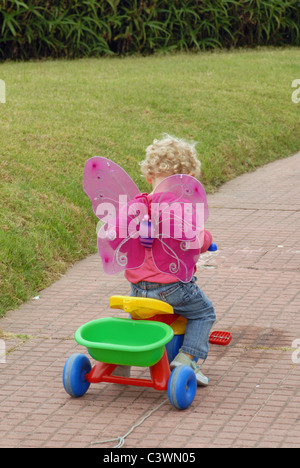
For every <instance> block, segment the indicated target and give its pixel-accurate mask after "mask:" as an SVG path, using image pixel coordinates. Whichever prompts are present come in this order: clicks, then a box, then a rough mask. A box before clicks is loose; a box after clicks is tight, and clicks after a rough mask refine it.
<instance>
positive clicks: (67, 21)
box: [0, 0, 300, 60]
mask: <svg viewBox="0 0 300 468" xmlns="http://www.w3.org/2000/svg"><path fill="white" fill-rule="evenodd" d="M0 30H1V35H0V59H2V60H5V59H8V58H10V59H22V60H24V59H29V58H42V57H71V58H75V57H82V56H98V55H105V54H118V55H119V54H128V53H141V54H150V53H153V52H156V51H168V50H195V51H198V50H203V49H209V48H216V47H225V48H229V47H254V46H258V45H273V46H282V45H295V46H299V45H300V39H299V37H300V0H181V1H179V0H144V1H139V0H98V1H97V0H86V1H79V0H74V1H69V0H62V1H60V0H46V1H41V0H29V1H25V0H24V1H19V0H0Z"/></svg>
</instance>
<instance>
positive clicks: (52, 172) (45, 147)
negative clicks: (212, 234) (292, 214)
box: [0, 49, 300, 315]
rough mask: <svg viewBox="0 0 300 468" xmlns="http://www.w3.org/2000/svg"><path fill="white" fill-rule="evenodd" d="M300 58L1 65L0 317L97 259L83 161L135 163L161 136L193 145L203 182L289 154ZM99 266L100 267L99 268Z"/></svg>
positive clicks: (270, 55)
mask: <svg viewBox="0 0 300 468" xmlns="http://www.w3.org/2000/svg"><path fill="white" fill-rule="evenodd" d="M299 63H300V49H278V50H276V49H261V50H251V51H249V50H248V51H233V52H214V53H209V52H207V53H200V54H176V55H160V56H159V55H158V56H152V57H131V58H101V59H82V60H76V61H42V62H27V63H10V62H6V63H4V64H1V65H0V79H2V80H4V81H5V83H6V104H0V124H1V127H0V190H1V192H0V193H1V197H0V283H1V284H0V296H1V299H0V315H1V314H2V315H3V314H4V313H5V311H7V310H8V309H11V308H15V307H17V306H18V305H19V304H21V303H22V302H23V301H26V300H28V299H29V298H30V297H32V296H34V295H36V294H38V292H39V291H40V290H41V289H42V288H44V287H45V286H47V285H49V284H50V283H51V282H53V281H54V280H56V279H58V278H59V277H60V275H61V274H63V273H64V272H65V271H66V269H67V267H68V266H69V265H70V264H72V263H74V262H75V261H77V260H79V259H82V258H83V257H85V256H86V255H88V254H90V253H93V252H95V251H96V234H95V227H96V223H97V219H96V217H95V216H94V214H93V212H92V209H91V204H90V200H89V199H88V197H87V196H86V195H85V194H84V192H83V190H82V174H83V167H84V164H85V161H86V160H87V159H88V158H90V157H92V156H95V155H98V156H105V157H108V158H111V159H113V160H114V161H116V162H117V163H118V164H120V165H121V166H122V167H124V168H125V169H126V170H127V171H128V173H129V174H130V175H131V176H132V177H133V178H134V180H135V181H136V182H137V184H138V185H139V187H140V189H141V190H145V191H147V190H148V186H147V184H146V182H145V180H144V179H143V178H142V177H141V175H140V172H139V166H138V164H137V162H138V161H140V160H142V159H143V158H144V152H145V148H146V147H147V146H148V145H149V144H150V143H151V142H152V140H153V139H154V138H159V137H160V136H161V134H162V133H164V132H166V133H170V134H172V135H175V136H178V137H181V138H186V139H192V140H196V141H197V142H198V146H197V148H198V152H199V156H200V159H201V161H202V169H203V176H202V182H203V183H204V185H205V187H206V188H207V190H208V191H212V190H214V189H215V188H217V187H218V186H220V184H222V183H223V182H225V181H227V180H229V179H230V178H233V177H235V176H237V175H238V174H241V173H243V172H245V171H249V170H253V169H255V168H256V167H258V166H260V165H262V164H265V163H267V162H270V161H273V160H275V159H278V158H282V157H286V156H288V155H290V154H292V153H294V152H296V151H298V150H299V149H300V119H299V116H300V104H294V103H293V102H292V100H291V95H292V92H293V91H294V90H293V89H292V87H291V84H292V81H293V80H295V79H297V78H300V68H299ZM99 268H100V264H99Z"/></svg>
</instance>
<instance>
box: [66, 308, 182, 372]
mask: <svg viewBox="0 0 300 468" xmlns="http://www.w3.org/2000/svg"><path fill="white" fill-rule="evenodd" d="M173 335H174V332H173V330H172V328H171V327H169V325H166V324H165V323H161V322H155V321H147V320H132V319H125V318H116V317H108V318H101V319H98V320H93V321H91V322H88V323H86V324H84V325H82V326H81V327H80V328H78V330H77V331H76V332H75V340H76V341H77V343H79V344H80V345H83V346H85V347H86V348H87V350H88V352H89V354H90V355H91V356H92V358H94V359H95V360H96V361H100V362H105V363H109V364H118V365H125V366H140V367H150V366H153V365H154V364H156V363H157V362H158V361H159V360H160V359H161V358H162V356H163V353H164V350H165V345H166V343H168V342H169V341H170V340H171V339H172V338H173Z"/></svg>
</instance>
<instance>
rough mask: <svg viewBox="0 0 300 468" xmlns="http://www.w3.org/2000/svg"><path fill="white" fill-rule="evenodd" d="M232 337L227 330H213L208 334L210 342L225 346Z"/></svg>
mask: <svg viewBox="0 0 300 468" xmlns="http://www.w3.org/2000/svg"><path fill="white" fill-rule="evenodd" d="M231 339H232V335H231V333H229V332H224V331H214V332H212V333H211V334H210V337H209V342H210V343H211V344H216V345H221V346H227V345H228V344H229V343H230V341H231Z"/></svg>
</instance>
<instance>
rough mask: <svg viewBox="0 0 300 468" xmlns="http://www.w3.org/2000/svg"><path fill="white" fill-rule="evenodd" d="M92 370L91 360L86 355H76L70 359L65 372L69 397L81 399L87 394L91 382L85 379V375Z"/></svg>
mask: <svg viewBox="0 0 300 468" xmlns="http://www.w3.org/2000/svg"><path fill="white" fill-rule="evenodd" d="M91 368H92V366H91V363H90V361H89V358H88V357H87V356H85V355H84V354H78V353H75V354H72V355H71V356H70V357H69V359H68V360H67V361H66V363H65V367H64V371H63V384H64V387H65V390H66V392H67V393H68V394H69V395H71V396H72V397H80V396H82V395H84V394H85V393H86V392H87V390H88V388H89V386H90V382H88V381H87V380H86V379H85V375H86V374H87V373H88V372H90V370H91Z"/></svg>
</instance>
